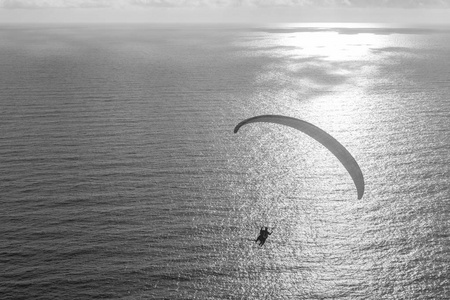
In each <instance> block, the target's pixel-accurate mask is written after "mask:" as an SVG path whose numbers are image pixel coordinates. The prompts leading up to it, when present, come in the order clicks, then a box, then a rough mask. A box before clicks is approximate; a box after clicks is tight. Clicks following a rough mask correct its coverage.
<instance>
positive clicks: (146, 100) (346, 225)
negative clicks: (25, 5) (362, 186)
mask: <svg viewBox="0 0 450 300" xmlns="http://www.w3.org/2000/svg"><path fill="white" fill-rule="evenodd" d="M333 26H336V28H334V27H332V28H330V27H329V25H328V26H319V27H317V26H316V27H314V28H312V27H311V26H309V25H304V26H300V25H298V24H297V25H294V24H291V25H284V26H261V27H254V28H247V29H245V28H238V27H218V26H215V27H211V26H205V27H199V26H189V27H183V26H156V25H155V26H144V25H142V26H138V25H136V26H128V25H126V26H125V25H124V26H121V25H114V26H95V27H92V26H91V25H89V26H81V25H80V26H32V25H29V26H28V25H27V26H20V27H17V26H15V27H14V26H5V25H3V26H2V27H1V28H0V126H1V134H0V190H1V194H0V198H1V200H0V201H1V207H2V209H1V210H0V269H1V270H2V271H1V272H0V295H1V296H0V298H2V299H91V298H108V299H448V298H449V297H450V280H449V278H450V267H449V266H450V254H449V253H450V237H449V232H450V189H449V182H450V155H449V154H450V122H449V116H450V61H449V59H448V58H449V57H450V31H447V30H444V29H429V28H428V29H427V28H426V29H424V28H389V27H385V26H379V25H377V27H375V25H373V26H371V25H369V26H364V28H360V27H358V26H357V25H355V26H356V27H351V28H345V27H343V25H339V24H335V25H333ZM258 114H283V115H289V116H293V117H298V118H302V119H305V120H307V121H309V122H311V123H313V124H316V125H318V126H319V127H321V128H323V129H324V130H326V131H327V132H329V133H330V134H332V135H333V136H334V137H336V138H337V139H338V140H339V141H340V142H341V143H342V144H343V145H345V146H346V147H347V148H348V150H349V151H350V152H351V153H352V154H353V155H354V156H355V158H356V160H357V161H358V162H359V164H360V166H361V169H362V171H363V173H364V176H365V180H366V193H365V195H364V197H363V199H362V200H357V199H356V191H355V188H354V186H353V184H352V181H351V178H350V176H348V174H347V173H346V171H345V169H344V168H343V167H342V166H341V165H340V164H339V162H338V161H337V160H336V159H335V158H334V157H333V156H332V155H331V154H329V153H328V152H327V150H326V149H324V148H322V147H321V146H320V145H318V144H317V143H316V142H314V141H313V140H312V139H310V138H308V137H307V136H305V135H302V134H301V133H299V132H295V131H294V130H290V129H287V128H283V127H279V126H274V125H267V124H255V125H252V126H250V125H249V126H248V128H245V130H242V131H240V132H239V133H238V134H236V135H235V134H233V132H232V130H233V128H234V126H235V125H236V124H237V123H238V122H239V121H241V120H242V119H244V118H247V117H251V116H254V115H258ZM262 225H267V226H272V227H275V229H274V233H273V235H272V236H270V238H269V239H268V241H267V242H266V244H265V245H264V247H263V248H259V247H258V246H256V245H255V244H253V243H252V242H251V240H252V239H254V238H255V236H256V234H257V232H258V230H259V227H260V226H262Z"/></svg>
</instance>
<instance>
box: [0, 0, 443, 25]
mask: <svg viewBox="0 0 450 300" xmlns="http://www.w3.org/2000/svg"><path fill="white" fill-rule="evenodd" d="M80 22H89V23H136V22H137V23H141V22H142V23H167V22H169V23H276V22H288V23H297V22H368V23H386V22H387V23H407V24H411V23H431V24H450V0H259V1H258V0H0V23H80Z"/></svg>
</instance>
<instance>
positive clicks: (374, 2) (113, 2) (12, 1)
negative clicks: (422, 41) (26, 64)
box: [0, 0, 450, 9]
mask: <svg viewBox="0 0 450 300" xmlns="http://www.w3.org/2000/svg"><path fill="white" fill-rule="evenodd" d="M0 7H1V8H5V9H38V8H108V7H116V8H117V7H149V8H151V7H154V8H158V7H167V8H170V7H322V8H332V7H347V8H352V7H356V8H383V7H388V8H450V0H0Z"/></svg>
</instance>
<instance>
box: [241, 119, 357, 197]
mask: <svg viewBox="0 0 450 300" xmlns="http://www.w3.org/2000/svg"><path fill="white" fill-rule="evenodd" d="M255 122H268V123H276V124H281V125H285V126H289V127H292V128H294V129H297V130H299V131H301V132H303V133H305V134H307V135H309V136H310V137H312V138H313V139H315V140H316V141H318V142H319V143H321V144H322V145H323V146H325V147H326V148H327V149H328V150H329V151H330V152H331V153H333V154H334V156H336V157H337V159H339V161H340V162H341V163H342V165H343V166H344V167H345V169H347V171H348V173H349V174H350V176H351V178H352V179H353V182H354V184H355V186H356V191H357V194H358V199H361V198H362V196H363V194H364V177H363V174H362V172H361V169H360V167H359V165H358V163H357V162H356V160H355V159H354V158H353V156H352V155H351V154H350V152H348V150H347V149H346V148H345V147H344V146H342V144H341V143H339V142H338V141H337V140H336V139H335V138H334V137H332V136H331V135H329V134H328V133H326V132H325V131H323V130H322V129H320V128H319V127H317V126H315V125H313V124H311V123H308V122H306V121H303V120H300V119H296V118H292V117H286V116H280V115H261V116H256V117H252V118H248V119H246V120H243V121H242V122H240V123H239V124H237V125H236V127H235V128H234V133H237V132H238V131H239V129H240V128H241V127H242V126H244V125H246V124H250V123H255Z"/></svg>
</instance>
